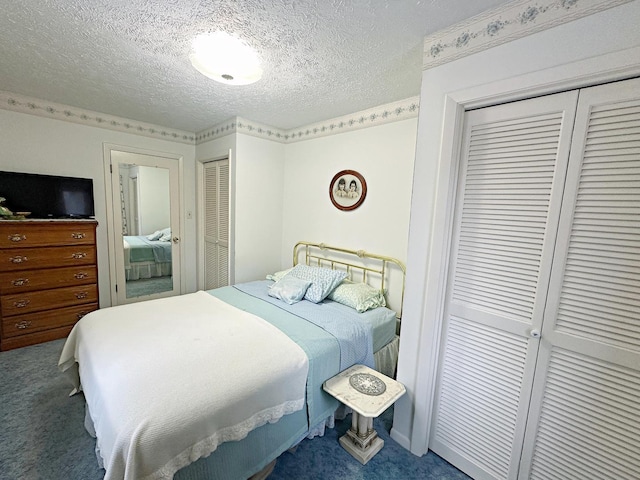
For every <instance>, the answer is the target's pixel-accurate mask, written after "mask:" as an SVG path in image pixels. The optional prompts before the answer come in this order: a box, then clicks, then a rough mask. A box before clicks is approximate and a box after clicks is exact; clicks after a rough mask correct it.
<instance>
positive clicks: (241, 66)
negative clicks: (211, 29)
mask: <svg viewBox="0 0 640 480" xmlns="http://www.w3.org/2000/svg"><path fill="white" fill-rule="evenodd" d="M192 46H193V52H192V53H191V55H189V60H191V64H192V65H193V66H194V68H195V69H196V70H198V71H199V72H200V73H202V74H203V75H205V76H207V77H209V78H212V79H213V80H216V81H217V82H221V83H226V84H228V85H249V84H250V83H254V82H257V81H258V80H260V77H262V68H260V59H259V58H258V54H257V53H256V51H255V50H254V49H253V48H251V47H250V46H249V45H247V44H246V43H244V42H243V41H242V40H239V39H237V38H235V37H233V36H231V35H229V34H228V33H225V32H220V31H218V32H215V33H203V34H201V35H198V36H197V37H196V38H195V39H194V40H193V45H192Z"/></svg>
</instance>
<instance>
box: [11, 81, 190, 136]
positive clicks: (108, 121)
mask: <svg viewBox="0 0 640 480" xmlns="http://www.w3.org/2000/svg"><path fill="white" fill-rule="evenodd" d="M0 108H2V109H4V110H12V111H14V112H21V113H28V114H31V115H38V116H41V117H45V118H55V119H57V120H64V121H67V122H73V123H79V124H82V125H88V126H92V127H100V128H108V129H110V130H117V131H119V132H125V133H133V134H136V135H144V136H147V137H153V138H160V139H163V140H171V141H174V142H181V143H188V144H193V143H194V142H195V134H193V133H192V132H186V131H183V130H174V129H170V128H166V127H161V126H158V125H153V124H150V123H143V122H137V121H135V120H129V119H126V118H122V117H116V116H113V115H106V114H103V113H98V112H92V111H90V110H83V109H80V108H75V107H70V106H68V105H62V104H58V103H53V102H48V101H45V100H38V99H35V98H30V97H25V96H22V95H17V94H15V93H11V92H1V91H0Z"/></svg>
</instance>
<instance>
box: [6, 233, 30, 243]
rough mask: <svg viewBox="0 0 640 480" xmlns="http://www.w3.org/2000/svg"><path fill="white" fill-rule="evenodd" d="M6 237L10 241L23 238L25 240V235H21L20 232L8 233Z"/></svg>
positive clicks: (18, 240)
mask: <svg viewBox="0 0 640 480" xmlns="http://www.w3.org/2000/svg"><path fill="white" fill-rule="evenodd" d="M8 238H9V240H10V241H12V242H21V241H23V240H26V239H27V236H26V235H23V234H22V233H13V234H11V235H9V237H8Z"/></svg>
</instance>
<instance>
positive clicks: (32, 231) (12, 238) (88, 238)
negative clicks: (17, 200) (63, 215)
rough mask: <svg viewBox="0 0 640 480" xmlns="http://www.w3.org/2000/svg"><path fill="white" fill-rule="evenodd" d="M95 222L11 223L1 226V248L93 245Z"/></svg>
mask: <svg viewBox="0 0 640 480" xmlns="http://www.w3.org/2000/svg"><path fill="white" fill-rule="evenodd" d="M95 226H96V224H95V222H86V223H84V222H37V223H36V222H34V223H31V222H28V221H23V222H11V223H7V224H3V225H0V248H16V247H43V246H53V245H93V244H94V243H95V240H96V231H95Z"/></svg>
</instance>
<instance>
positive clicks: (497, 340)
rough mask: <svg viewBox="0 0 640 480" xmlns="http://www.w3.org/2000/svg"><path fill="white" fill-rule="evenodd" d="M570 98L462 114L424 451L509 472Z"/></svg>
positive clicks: (515, 456) (552, 227)
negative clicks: (432, 399)
mask: <svg viewBox="0 0 640 480" xmlns="http://www.w3.org/2000/svg"><path fill="white" fill-rule="evenodd" d="M577 97H578V94H577V93H576V92H568V93H562V94H557V95H552V96H548V97H544V98H541V99H535V100H526V101H521V102H515V103H512V104H506V105H500V106H496V107H490V108H485V109H479V110H476V111H471V112H467V114H466V116H465V131H464V145H463V150H462V151H463V152H464V154H463V159H462V162H461V167H460V169H461V171H460V175H459V183H458V189H457V201H456V214H455V220H454V221H455V224H454V235H453V242H452V252H451V263H450V266H449V275H448V285H447V300H446V302H447V303H446V307H445V318H444V321H443V338H442V343H441V345H442V348H441V350H440V360H439V366H440V368H439V373H438V378H437V386H436V395H435V405H434V406H435V408H434V413H433V415H434V417H433V425H434V428H432V433H431V438H430V441H429V447H430V449H432V450H433V451H434V452H436V453H437V454H438V455H440V456H442V457H443V458H445V459H447V460H448V461H449V462H451V463H452V464H454V465H456V466H457V467H459V468H460V469H461V470H463V471H465V472H466V473H468V474H469V475H471V476H472V477H473V478H475V479H515V478H516V477H517V474H518V467H519V460H520V455H521V451H522V444H523V439H524V431H525V421H526V413H527V409H528V407H529V400H530V394H531V388H532V384H533V375H534V368H535V363H536V358H537V353H538V345H539V336H540V333H539V332H540V329H541V327H542V319H543V310H544V302H545V299H546V293H547V288H548V281H549V275H550V264H551V259H552V256H553V247H554V241H555V237H556V230H557V224H558V218H559V215H560V204H561V200H562V190H563V186H564V180H565V174H566V167H567V162H568V157H569V147H570V142H571V133H572V128H573V123H574V115H575V107H576V102H577Z"/></svg>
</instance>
